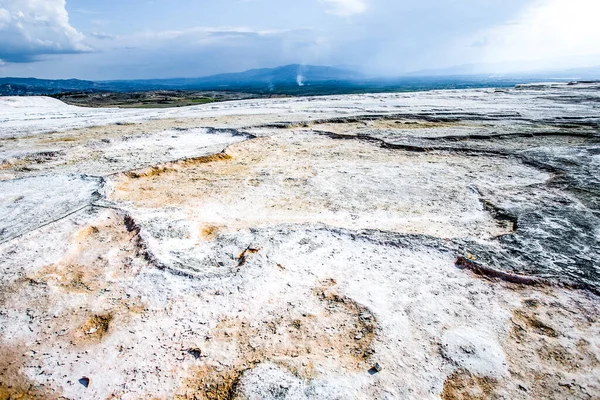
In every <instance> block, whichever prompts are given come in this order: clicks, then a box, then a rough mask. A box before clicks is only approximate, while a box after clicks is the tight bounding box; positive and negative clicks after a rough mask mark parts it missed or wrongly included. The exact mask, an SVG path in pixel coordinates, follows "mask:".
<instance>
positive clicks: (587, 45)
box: [475, 0, 600, 67]
mask: <svg viewBox="0 0 600 400" xmlns="http://www.w3.org/2000/svg"><path fill="white" fill-rule="evenodd" d="M598 16H600V2H599V1H598V0H536V1H535V2H533V4H532V5H531V6H529V7H527V8H526V9H525V10H524V11H523V12H522V13H521V14H520V15H519V16H518V17H517V18H515V19H514V20H512V21H509V22H508V23H505V24H502V25H499V26H496V27H493V28H491V29H488V30H486V31H484V32H482V33H480V35H479V38H478V39H476V40H475V42H476V43H477V44H478V45H480V46H481V48H482V50H483V53H482V54H483V60H482V61H483V62H487V63H502V62H510V61H540V64H539V65H537V66H538V67H552V65H543V61H544V60H546V63H549V60H561V62H562V63H565V65H561V66H560V67H563V66H568V65H566V64H568V62H569V59H570V58H572V57H575V58H576V59H577V62H578V63H580V62H581V57H588V56H595V55H599V54H600V23H599V22H598Z"/></svg>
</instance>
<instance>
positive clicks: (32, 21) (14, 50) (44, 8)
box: [0, 0, 91, 62]
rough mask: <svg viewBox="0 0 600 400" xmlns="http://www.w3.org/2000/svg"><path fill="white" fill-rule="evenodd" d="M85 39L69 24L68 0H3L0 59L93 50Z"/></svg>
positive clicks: (0, 5) (0, 0)
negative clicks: (66, 2) (85, 42)
mask: <svg viewBox="0 0 600 400" xmlns="http://www.w3.org/2000/svg"><path fill="white" fill-rule="evenodd" d="M83 41H84V36H83V35H82V34H81V33H79V32H78V31H77V30H76V29H75V28H73V27H72V26H71V25H70V24H69V15H68V13H67V10H66V8H65V0H0V58H2V59H4V60H5V61H7V62H26V61H32V60H35V59H36V57H37V56H39V55H43V54H66V53H79V52H85V51H90V50H91V49H90V48H89V47H88V46H86V45H85V44H84V42H83Z"/></svg>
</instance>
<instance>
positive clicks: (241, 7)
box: [0, 0, 600, 80]
mask: <svg viewBox="0 0 600 400" xmlns="http://www.w3.org/2000/svg"><path fill="white" fill-rule="evenodd" d="M599 15H600V1H598V0H127V1H124V0H66V1H65V0H0V76H21V77H38V78H52V79H55V78H79V79H92V80H112V79H147V78H173V77H198V76H206V75H211V74H216V73H222V72H237V71H244V70H247V69H252V68H264V67H275V66H280V65H286V64H312V65H329V66H337V67H344V68H347V69H352V70H355V71H359V72H362V73H365V74H368V75H373V76H399V75H403V74H406V73H411V72H420V71H421V72H422V71H425V72H432V71H433V72H435V71H442V72H443V71H447V72H452V71H460V72H469V73H476V72H485V73H506V72H521V71H529V70H543V69H553V68H576V67H589V66H597V65H600V23H599V22H598V16H599Z"/></svg>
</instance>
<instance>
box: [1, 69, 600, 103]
mask: <svg viewBox="0 0 600 400" xmlns="http://www.w3.org/2000/svg"><path fill="white" fill-rule="evenodd" d="M468 69H469V68H467V67H461V68H459V67H457V68H454V69H448V70H436V71H421V73H419V74H412V75H406V76H402V77H397V78H372V77H367V76H363V75H361V74H359V73H357V72H353V71H350V70H347V69H342V68H334V67H323V66H314V65H298V64H294V65H286V66H283V67H277V68H263V69H252V70H249V71H245V72H239V73H229V74H219V75H213V76H207V77H202V78H175V79H146V80H121V81H99V82H92V81H84V80H78V79H68V80H47V79H35V78H0V95H5V96H20V95H58V94H64V93H98V92H117V93H118V92H121V93H124V92H144V91H155V90H170V91H173V90H194V91H215V90H218V91H231V92H243V93H250V94H260V95H271V94H283V95H293V96H294V95H295V96H306V95H327V94H352V93H377V92H409V91H420V90H432V89H468V88H485V87H513V86H515V85H516V84H520V83H528V82H539V81H546V80H554V81H569V80H578V79H579V80H581V79H589V78H593V77H596V79H598V78H600V68H595V69H594V68H590V69H581V70H568V71H562V72H560V71H552V72H545V73H527V74H468V73H465V71H467V70H468ZM561 77H562V78H561Z"/></svg>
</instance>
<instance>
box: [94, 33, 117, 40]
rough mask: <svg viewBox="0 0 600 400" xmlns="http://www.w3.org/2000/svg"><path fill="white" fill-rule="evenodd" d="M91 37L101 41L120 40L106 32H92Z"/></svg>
mask: <svg viewBox="0 0 600 400" xmlns="http://www.w3.org/2000/svg"><path fill="white" fill-rule="evenodd" d="M90 36H92V37H95V38H96V39H100V40H112V39H117V38H118V36H116V35H113V34H111V33H106V32H92V33H90Z"/></svg>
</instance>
